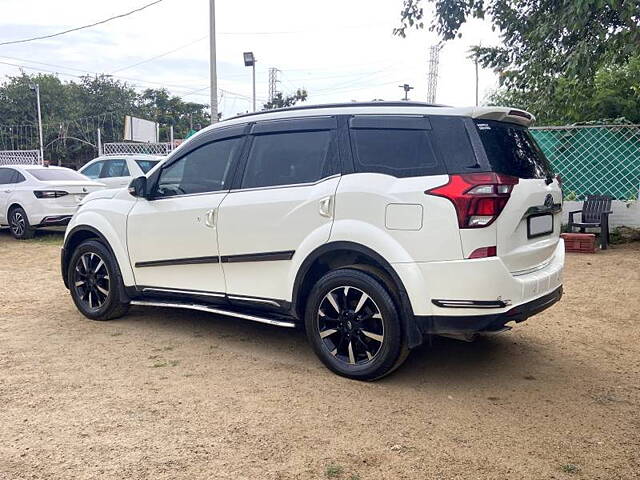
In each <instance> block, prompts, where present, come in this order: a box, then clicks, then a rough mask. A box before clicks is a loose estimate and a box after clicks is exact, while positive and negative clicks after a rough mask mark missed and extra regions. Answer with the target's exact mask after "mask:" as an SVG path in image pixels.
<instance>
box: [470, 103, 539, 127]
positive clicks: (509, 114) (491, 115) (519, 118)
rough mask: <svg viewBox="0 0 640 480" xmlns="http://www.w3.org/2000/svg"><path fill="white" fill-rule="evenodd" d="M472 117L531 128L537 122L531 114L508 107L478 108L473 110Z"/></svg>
mask: <svg viewBox="0 0 640 480" xmlns="http://www.w3.org/2000/svg"><path fill="white" fill-rule="evenodd" d="M471 116H472V117H473V118H478V119H484V120H497V121H498V122H509V123H517V124H518V125H522V126H525V127H530V126H531V125H533V123H534V122H535V121H536V117H534V116H533V115H532V114H531V113H529V112H525V111H524V110H518V109H517V108H508V107H477V108H474V109H473V113H472V114H471Z"/></svg>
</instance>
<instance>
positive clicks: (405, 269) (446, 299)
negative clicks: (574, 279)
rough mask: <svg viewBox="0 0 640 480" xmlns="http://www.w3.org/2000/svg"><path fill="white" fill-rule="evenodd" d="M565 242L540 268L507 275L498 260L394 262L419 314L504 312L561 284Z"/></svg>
mask: <svg viewBox="0 0 640 480" xmlns="http://www.w3.org/2000/svg"><path fill="white" fill-rule="evenodd" d="M564 257H565V254H564V243H563V241H562V239H560V241H558V244H557V246H556V249H555V251H554V252H553V254H552V255H551V257H550V258H549V259H548V261H547V262H545V263H544V264H542V265H539V266H538V267H537V268H534V269H532V270H531V271H529V272H525V273H512V272H510V271H509V270H508V269H507V267H506V265H505V264H504V263H503V261H502V259H501V258H500V257H490V258H482V259H473V260H469V259H467V260H452V261H444V262H427V263H396V264H393V265H392V266H393V267H394V269H395V270H396V272H397V273H398V276H399V277H400V279H401V280H402V283H403V285H404V287H405V289H406V291H407V295H408V296H409V299H410V301H411V306H412V308H413V312H414V314H415V315H418V316H436V317H437V316H446V317H449V316H451V317H456V316H460V317H475V316H484V315H497V314H502V313H506V312H507V311H508V310H509V309H511V308H514V307H517V306H519V305H523V304H526V303H528V302H530V301H533V300H535V299H537V298H540V297H541V296H544V295H547V294H548V293H550V292H552V291H554V290H556V289H557V288H558V287H560V286H561V285H562V274H563V269H564Z"/></svg>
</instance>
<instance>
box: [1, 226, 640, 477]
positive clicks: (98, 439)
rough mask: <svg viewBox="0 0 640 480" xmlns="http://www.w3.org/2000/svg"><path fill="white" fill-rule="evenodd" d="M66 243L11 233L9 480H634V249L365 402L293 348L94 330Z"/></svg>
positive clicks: (256, 340) (156, 323)
mask: <svg viewBox="0 0 640 480" xmlns="http://www.w3.org/2000/svg"><path fill="white" fill-rule="evenodd" d="M60 243H61V235H60V234H47V235H43V234H40V235H39V236H38V237H37V238H36V239H35V240H32V241H29V242H16V241H14V240H13V239H11V238H10V236H9V235H8V232H7V231H6V230H2V231H0V405H1V406H0V478H2V479H17V478H55V479H63V478H69V479H71V478H73V479H85V478H86V479H94V478H118V479H122V478H134V479H137V478H150V479H177V478H185V479H197V478H207V479H211V478H216V479H217V478H221V479H227V478H229V479H289V478H295V479H322V478H336V479H344V480H356V479H361V480H365V479H423V478H428V479H479V478H482V479H484V478H495V479H522V478H531V479H542V478H544V479H549V478H555V479H564V478H585V479H607V480H608V479H631V478H640V341H639V340H640V320H639V317H640V273H639V272H640V244H634V245H627V246H624V247H622V246H620V247H615V248H612V249H611V250H609V251H606V252H600V253H598V254H596V255H577V254H574V255H568V257H567V266H566V273H565V289H566V290H565V292H566V294H565V297H564V299H563V300H562V302H560V303H559V304H557V305H556V306H554V307H553V308H552V309H550V310H548V311H546V312H544V313H542V314H540V315H538V316H537V317H534V318H532V319H530V320H529V321H527V322H525V323H524V324H521V325H518V326H516V327H515V328H514V330H513V331H511V332H509V333H505V334H502V335H499V336H495V337H490V338H486V339H481V340H479V341H477V342H475V343H461V342H456V341H453V340H445V339H437V340H434V342H433V345H431V346H424V347H422V348H420V349H418V350H417V351H414V352H413V353H412V355H411V356H410V357H409V359H408V361H407V362H406V364H405V365H404V366H403V367H402V368H401V369H400V370H398V371H397V372H395V373H394V374H393V375H391V376H390V377H388V378H386V379H384V380H382V381H378V382H376V383H359V382H354V381H349V380H346V379H343V378H340V377H337V376H335V375H333V374H331V373H330V372H329V371H328V370H326V369H325V368H324V367H323V366H322V365H321V364H320V362H319V361H318V360H316V358H315V357H314V355H313V353H312V352H311V349H310V348H309V347H308V346H307V344H306V342H305V339H304V336H303V334H302V332H299V331H290V330H284V329H278V328H275V327H269V326H264V325H259V324H253V323H248V322H243V321H236V320H233V319H228V318H222V317H215V316H210V315H207V314H205V313H199V312H190V311H184V312H182V311H176V310H169V309H142V308H139V307H138V308H132V309H131V312H130V314H129V315H128V316H127V317H125V318H122V319H119V320H115V321H111V322H105V323H101V322H92V321H89V320H86V319H84V317H81V315H80V314H79V313H78V312H77V311H76V309H75V307H74V306H73V303H72V301H71V298H70V296H69V294H68V292H67V291H66V290H65V288H64V286H63V285H62V282H61V279H60V274H59V272H58V269H59V267H58V256H59V249H58V247H59V244H60Z"/></svg>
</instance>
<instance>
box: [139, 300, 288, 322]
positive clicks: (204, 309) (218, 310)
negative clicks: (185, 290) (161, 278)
mask: <svg viewBox="0 0 640 480" xmlns="http://www.w3.org/2000/svg"><path fill="white" fill-rule="evenodd" d="M131 305H141V306H146V307H167V308H184V309H189V310H199V311H201V312H208V313H215V314H218V315H225V316H228V317H236V318H242V319H244V320H250V321H252V322H258V323H266V324H267V325H275V326H276V327H285V328H295V326H296V324H295V323H294V322H287V321H284V320H274V319H273V318H267V317H259V316H257V315H251V314H248V313H240V312H234V311H233V310H224V309H222V308H218V307H212V306H209V305H199V304H196V303H177V302H152V301H147V300H132V301H131Z"/></svg>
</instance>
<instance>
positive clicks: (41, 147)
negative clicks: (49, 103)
mask: <svg viewBox="0 0 640 480" xmlns="http://www.w3.org/2000/svg"><path fill="white" fill-rule="evenodd" d="M29 88H30V89H31V90H33V91H35V92H36V103H37V105H38V133H39V136H40V163H44V142H43V140H42V111H41V110H40V85H38V84H37V83H32V84H31V85H29Z"/></svg>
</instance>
